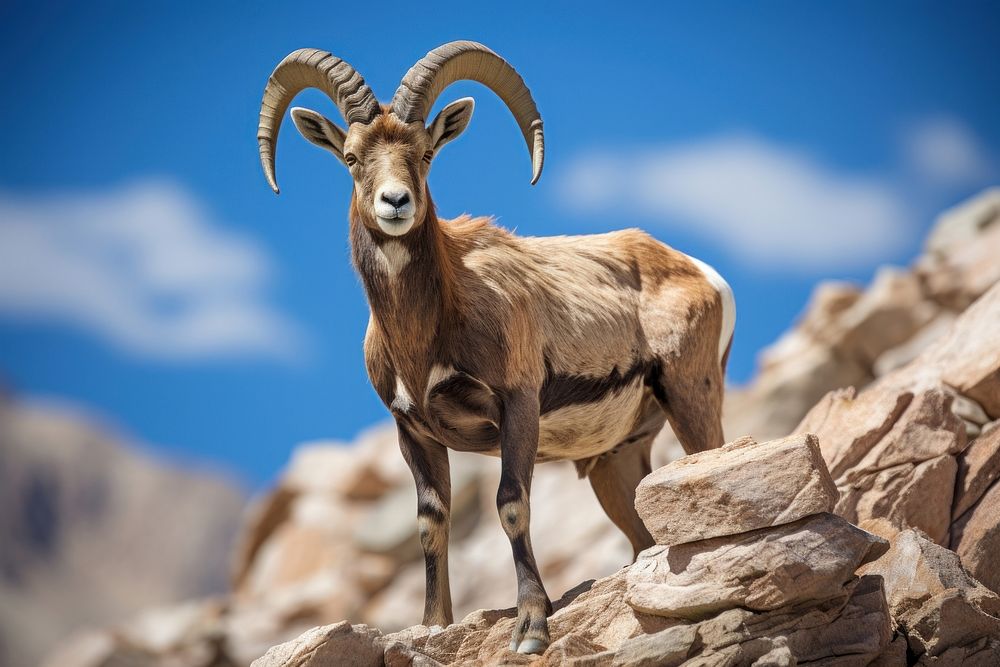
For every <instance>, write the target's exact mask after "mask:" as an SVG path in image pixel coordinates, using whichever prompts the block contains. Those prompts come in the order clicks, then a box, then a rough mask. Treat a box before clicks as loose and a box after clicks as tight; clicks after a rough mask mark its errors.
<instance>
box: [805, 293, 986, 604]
mask: <svg viewBox="0 0 1000 667" xmlns="http://www.w3.org/2000/svg"><path fill="white" fill-rule="evenodd" d="M997 331H1000V284H997V285H995V286H994V287H993V288H991V289H990V290H988V291H987V292H986V294H984V295H983V296H982V297H980V298H979V299H978V300H977V301H976V302H975V303H973V304H972V305H971V306H970V307H969V308H968V309H967V310H966V311H965V312H964V313H963V314H962V315H961V316H960V317H959V318H958V319H957V320H956V322H955V323H954V325H953V326H952V327H951V329H950V331H949V332H948V333H947V334H945V335H944V336H942V337H941V338H940V339H938V341H937V342H935V343H934V344H932V345H930V346H929V347H928V348H927V349H926V350H925V351H924V352H923V353H922V354H921V355H920V356H919V357H918V358H917V359H915V360H914V361H912V362H910V363H909V364H907V365H905V366H903V367H901V368H899V369H897V370H896V371H893V372H892V373H889V374H887V375H886V376H884V377H882V378H880V379H879V380H878V381H877V382H875V383H873V384H872V385H871V386H869V387H868V388H866V389H865V390H864V391H862V392H861V393H857V392H855V391H854V390H853V389H846V390H838V391H835V392H832V393H830V394H828V395H827V396H826V397H825V398H824V399H823V400H822V401H820V402H819V403H818V404H817V405H816V407H814V408H813V409H812V410H811V411H810V412H809V414H808V415H806V417H805V418H804V419H803V421H802V423H801V424H800V425H799V427H798V430H799V431H800V432H809V433H815V434H816V435H817V436H818V437H819V440H820V442H821V443H822V447H821V449H822V452H823V456H824V458H825V459H826V461H827V463H828V464H829V466H830V469H831V472H832V473H833V476H834V479H835V480H836V483H837V487H838V488H839V490H840V492H841V497H840V501H839V502H838V504H837V508H836V511H837V513H839V514H841V515H842V516H844V517H845V518H847V519H848V520H850V521H853V522H855V523H859V522H864V521H866V520H868V519H878V518H881V519H886V520H888V521H889V522H890V523H892V524H893V525H895V526H896V527H897V528H899V529H905V528H915V529H919V530H921V531H923V532H924V533H926V534H927V535H928V536H929V537H930V539H931V540H933V541H934V542H936V543H937V544H940V545H942V546H946V547H947V546H950V547H951V548H952V549H954V550H955V551H956V552H958V553H959V555H960V556H962V557H963V558H964V561H963V562H964V563H965V565H966V567H967V568H968V569H969V570H970V571H971V572H972V573H973V574H974V575H975V576H977V577H979V578H981V579H983V580H984V581H985V582H986V583H987V584H988V585H990V586H993V587H996V588H995V589H994V590H996V591H998V592H1000V587H997V584H998V583H1000V582H998V581H997V578H998V577H997V575H996V571H997V569H998V567H1000V555H998V552H997V549H996V547H997V546H998V545H1000V512H998V510H1000V506H998V498H1000V484H998V481H997V478H998V477H1000V463H998V457H997V456H996V454H997V451H998V449H1000V443H998V440H1000V435H998V426H1000V424H997V423H991V422H988V421H987V420H989V419H992V418H993V414H991V413H990V410H993V409H994V408H993V407H992V404H991V403H990V401H989V400H987V405H985V406H984V405H982V404H980V403H979V402H978V401H976V400H975V399H974V398H973V397H972V396H969V395H968V394H963V393H962V392H963V391H969V390H970V388H971V389H973V390H976V392H980V391H985V392H986V395H987V396H992V394H993V393H994V391H995V393H996V394H997V395H998V396H1000V387H998V388H997V389H995V390H993V389H989V390H983V389H982V388H983V387H991V386H993V383H994V382H996V381H1000V345H998V344H997V342H996V341H997V336H996V332H997ZM969 357H972V358H974V359H975V362H974V363H972V362H969V361H967V359H968V358H969ZM983 395H984V394H983V393H976V396H977V397H980V398H981V397H982V396H983Z"/></svg>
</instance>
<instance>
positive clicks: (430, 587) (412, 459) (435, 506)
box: [397, 424, 453, 627]
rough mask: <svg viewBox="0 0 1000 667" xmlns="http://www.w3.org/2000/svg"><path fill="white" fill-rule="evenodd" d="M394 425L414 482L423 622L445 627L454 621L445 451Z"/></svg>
mask: <svg viewBox="0 0 1000 667" xmlns="http://www.w3.org/2000/svg"><path fill="white" fill-rule="evenodd" d="M397 427H398V431H399V448H400V449H401V450H402V452H403V458H404V459H406V463H407V465H409V466H410V472H412V473H413V481H414V482H416V485H417V527H418V529H419V532H420V544H421V546H422V547H423V549H424V567H425V569H426V574H427V589H426V593H425V595H424V621H423V624H424V625H426V626H434V625H439V626H441V627H445V626H447V625H450V624H451V623H452V620H453V619H452V613H451V587H450V586H449V584H448V529H449V525H450V521H451V475H450V474H449V470H448V450H447V449H445V448H444V447H443V446H442V445H439V444H436V443H425V442H420V441H417V440H415V439H414V438H413V437H412V436H411V435H410V433H409V432H408V431H407V430H406V427H405V426H404V425H402V424H397Z"/></svg>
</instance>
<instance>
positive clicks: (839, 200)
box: [0, 2, 1000, 485]
mask: <svg viewBox="0 0 1000 667" xmlns="http://www.w3.org/2000/svg"><path fill="white" fill-rule="evenodd" d="M207 4H208V3H180V2H178V3H115V4H107V3H85V4H81V3H70V2H53V3H48V5H47V6H46V7H41V6H39V5H38V3H27V2H13V3H11V2H6V3H4V4H3V5H2V6H0V62H2V63H3V67H0V89H2V90H3V91H4V102H5V103H4V104H3V105H2V107H0V127H2V128H3V131H4V137H3V140H2V155H3V159H2V160H0V377H2V378H3V381H4V383H6V384H8V385H9V386H10V387H11V388H12V389H13V390H14V391H16V392H17V393H19V394H22V395H27V396H40V397H54V398H59V399H65V400H70V401H72V402H74V403H78V404H81V405H84V406H86V407H88V408H89V409H92V410H93V411H94V412H95V413H97V414H99V415H103V416H104V417H105V418H107V419H108V420H110V421H111V422H112V423H115V424H117V425H118V426H119V427H120V428H121V429H122V430H124V431H125V432H127V433H129V434H131V435H132V436H134V437H135V438H136V439H139V440H143V441H146V442H149V443H153V444H154V445H155V446H156V447H157V448H158V449H160V450H161V451H164V452H167V453H169V454H171V455H175V456H178V457H181V458H184V459H188V460H193V459H205V460H208V461H212V462H214V463H215V464H217V465H221V466H223V467H228V468H231V469H232V470H234V471H236V472H237V474H239V475H241V476H242V477H244V478H245V479H246V480H247V481H248V482H249V483H250V484H251V485H258V484H260V483H263V482H265V481H266V480H268V479H270V478H272V477H273V475H274V474H275V473H276V471H277V470H278V469H279V467H280V466H281V465H282V463H283V462H284V461H285V460H286V458H287V456H288V454H289V451H290V450H291V448H292V447H293V446H294V445H295V444H296V443H298V442H301V441H304V440H314V439H319V438H338V439H350V438H352V437H353V436H354V435H355V434H356V433H357V432H358V431H359V430H361V429H363V428H364V427H365V426H367V425H370V424H372V423H374V422H377V421H379V420H381V419H384V418H385V416H386V412H385V410H384V409H383V407H382V406H381V404H380V403H379V402H378V400H377V398H376V396H375V394H374V392H373V391H372V390H371V389H370V387H369V385H368V381H367V378H366V376H365V373H364V368H363V362H362V353H361V340H362V337H363V334H364V328H365V324H366V321H367V307H366V305H365V302H364V299H363V295H362V293H361V290H360V287H359V286H358V283H357V279H356V277H355V276H354V274H353V272H352V269H351V267H350V265H349V262H348V250H347V237H346V212H347V203H348V199H349V195H350V188H351V184H350V179H349V178H348V175H347V173H346V170H344V169H343V168H342V167H341V166H340V165H339V163H337V162H336V161H335V160H334V159H333V158H331V157H330V156H328V155H327V154H325V153H323V152H322V151H319V150H317V149H315V148H314V147H312V146H311V145H309V144H307V143H306V142H305V140H303V139H302V138H301V137H299V136H298V135H297V133H296V132H295V130H294V128H293V127H292V125H291V123H286V124H285V127H284V128H283V130H282V135H281V141H280V145H279V149H278V175H279V179H280V182H281V184H282V186H283V187H282V194H281V196H280V197H275V196H274V195H273V194H272V193H271V191H270V190H269V188H268V187H267V186H266V184H265V182H264V179H263V176H262V175H261V173H260V167H259V163H258V159H257V155H256V140H255V132H256V122H257V111H258V104H259V101H260V93H261V90H262V88H263V85H264V82H265V81H266V78H267V75H268V73H269V72H270V71H271V69H272V68H273V67H274V65H275V64H276V63H277V62H278V61H279V60H280V59H281V58H282V57H283V56H284V55H285V54H287V53H288V52H290V51H292V50H294V49H296V48H300V47H304V46H315V47H319V48H323V49H327V50H330V51H333V52H334V53H336V54H337V55H339V56H341V57H343V58H345V59H346V60H348V61H349V62H351V63H352V64H353V65H354V66H355V67H357V68H358V69H359V71H361V73H362V74H363V75H364V76H365V78H366V79H367V81H368V82H369V83H370V84H371V85H372V87H373V88H374V90H375V92H376V94H377V95H379V97H380V98H382V99H383V100H387V99H388V98H389V97H391V95H392V92H393V91H394V90H395V87H396V85H397V83H398V81H399V78H400V77H401V76H402V75H403V73H404V72H405V71H406V69H407V68H408V67H409V66H410V65H411V64H412V63H413V62H414V61H415V60H416V59H418V58H419V57H420V56H422V55H423V54H424V53H425V52H426V51H427V50H429V49H430V48H432V47H434V46H436V45H438V44H440V43H443V42H445V41H449V40H452V39H475V40H478V41H482V42H484V43H486V44H487V45H489V46H490V47H492V48H493V49H495V50H496V51H498V52H499V53H501V54H502V55H503V56H505V57H506V58H507V59H508V60H510V61H511V62H512V63H513V64H514V65H515V66H516V67H517V68H518V69H519V71H520V72H521V73H522V74H523V75H524V77H525V79H526V81H527V82H528V84H529V86H530V87H531V89H532V91H533V93H534V96H535V99H536V101H537V102H538V104H539V107H540V109H541V112H542V115H543V118H544V119H545V127H546V149H547V151H546V158H547V159H546V167H545V173H544V174H543V176H542V179H541V181H540V183H539V185H537V186H535V187H530V186H529V185H528V180H529V176H530V169H529V162H528V158H527V155H526V153H525V150H524V146H523V143H522V142H521V139H520V136H519V133H518V132H517V128H516V125H515V124H514V122H513V120H512V119H511V118H510V116H509V115H508V114H507V112H506V110H505V109H504V107H503V106H502V104H501V103H500V102H499V100H497V99H496V98H495V97H493V96H492V94H491V93H490V92H489V91H488V90H486V89H485V88H482V87H481V86H478V85H476V84H468V83H463V84H457V85H455V86H453V87H452V88H451V89H449V90H448V91H446V92H445V94H444V95H442V97H441V99H440V100H439V102H438V107H440V106H443V105H444V104H445V103H447V102H449V101H451V100H454V99H457V98H458V97H462V96H465V95H472V96H473V97H475V98H476V101H477V106H476V112H475V117H474V118H473V121H472V123H471V125H470V128H469V130H468V131H467V132H466V133H465V134H464V135H463V136H462V137H461V138H460V139H459V140H458V141H456V142H454V143H453V144H451V145H449V146H448V148H447V149H445V150H444V151H443V152H442V154H441V155H440V156H439V157H438V158H437V160H436V161H435V165H434V168H433V170H432V173H431V177H430V182H431V188H432V192H433V194H434V196H435V200H436V202H437V204H438V208H439V212H440V213H441V214H442V215H444V216H452V215H456V214H458V213H462V212H465V211H467V212H470V213H474V214H493V215H495V216H497V218H498V219H499V222H500V223H501V224H503V225H505V226H508V227H512V228H516V229H517V231H518V232H519V233H523V234H533V235H542V234H558V233H587V232H598V231H604V230H610V229H616V228H621V227H626V226H640V227H643V228H645V229H647V230H649V231H650V232H652V233H653V234H655V235H656V236H657V237H659V238H660V239H662V240H664V241H666V242H668V243H670V244H672V245H674V246H675V247H678V248H680V249H681V250H684V251H685V252H688V253H690V254H693V255H695V256H697V257H700V258H702V259H704V260H706V261H708V262H709V263H711V264H713V265H714V266H715V267H716V268H717V269H718V270H719V271H720V272H721V273H722V274H723V275H724V276H726V278H727V279H728V280H729V282H730V283H731V284H732V285H733V287H734V290H735V292H736V298H737V304H738V310H739V318H738V323H737V336H736V343H735V347H734V350H733V356H732V361H731V367H730V380H731V381H734V382H742V381H746V380H747V379H748V378H749V377H750V376H751V375H752V372H753V368H754V360H755V355H756V353H757V352H758V351H759V350H760V348H761V347H762V346H764V345H766V344H767V343H769V342H771V341H773V340H774V339H775V337H776V336H777V335H778V334H779V333H780V332H781V331H783V330H784V329H785V328H787V327H788V325H789V324H790V322H791V321H792V320H793V319H794V317H795V315H796V314H797V313H798V312H800V310H801V308H802V306H803V304H804V303H805V300H806V299H807V297H808V295H809V292H810V290H811V288H812V286H813V285H814V284H815V283H816V282H817V281H818V280H820V279H824V278H845V279H851V280H857V281H862V282H863V281H867V280H868V279H869V278H870V276H871V274H872V272H873V270H874V268H875V267H876V266H877V265H879V264H882V263H889V262H891V263H897V264H905V263H907V262H908V261H909V260H910V259H912V258H913V257H914V256H915V255H916V254H917V253H918V252H919V249H920V243H921V239H922V237H923V235H924V233H925V232H926V230H927V229H928V228H929V226H930V225H931V223H932V221H933V217H934V215H935V214H936V213H937V212H939V211H940V210H941V209H942V208H944V207H946V206H949V205H951V204H953V203H956V202H957V201H960V200H961V199H963V198H965V197H967V196H969V195H970V194H973V193H975V192H976V191H978V190H979V189H981V188H982V187H983V186H985V185H987V184H991V183H996V182H1000V67H997V63H998V62H1000V42H998V41H997V38H996V26H997V25H1000V6H998V5H997V4H996V3H973V2H963V3H949V4H947V5H945V4H942V3H926V2H906V3H902V2H900V3H892V2H884V3H862V2H839V3H829V4H826V5H823V4H820V3H798V2H767V3H736V2H733V3H719V2H703V3H685V4H680V3H649V4H636V5H632V6H625V5H624V4H623V3H614V5H613V6H612V4H611V3H608V4H600V5H597V4H588V3H579V2H578V3H512V2H508V3H503V4H502V5H496V6H488V5H486V4H484V3H468V2H466V3H454V4H449V5H444V4H434V3H430V4H423V3H422V4H419V5H418V4H413V3H405V4H404V3H393V2H381V3H351V4H350V5H349V4H347V3H329V2H326V3H317V4H313V3H305V2H300V3H294V4H287V3H273V2H272V3H266V4H264V3H261V4H257V3H235V2H233V3H211V6H210V7H207V8H206V6H205V5H207ZM335 5H337V6H335ZM351 5H353V6H355V7H356V8H355V9H351V8H350V7H351ZM296 103H297V104H299V105H301V106H309V107H312V108H316V109H317V110H319V111H321V112H323V113H325V114H327V115H328V116H330V117H331V118H334V119H335V120H337V121H338V122H339V120H340V119H339V118H337V117H336V111H335V109H334V107H333V106H332V104H330V102H329V101H327V100H325V99H324V98H323V96H322V95H321V94H319V93H315V92H307V93H304V94H302V95H301V96H300V97H299V98H298V100H297V102H296Z"/></svg>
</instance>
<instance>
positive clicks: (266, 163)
mask: <svg viewBox="0 0 1000 667" xmlns="http://www.w3.org/2000/svg"><path fill="white" fill-rule="evenodd" d="M306 88H318V89H319V90H322V91H323V92H324V93H326V94H327V95H328V96H329V97H330V99H331V100H333V103H334V104H336V105H337V108H338V109H340V113H341V115H343V116H344V119H345V120H347V122H348V124H350V123H370V122H372V121H373V120H374V119H375V117H376V116H377V115H378V114H379V112H380V110H379V104H378V100H376V99H375V94H374V93H372V89H371V88H369V87H368V84H366V83H365V80H364V79H363V78H361V75H360V74H358V72H357V71H356V70H355V69H354V68H353V67H351V66H350V65H349V64H348V63H347V62H345V61H343V60H341V59H340V58H338V57H337V56H334V55H332V54H330V53H329V52H327V51H320V50H319V49H299V50H298V51H294V52H292V53H290V54H288V55H287V56H286V57H285V59H284V60H282V61H281V62H280V63H278V66H277V67H275V68H274V71H273V72H272V73H271V76H270V78H268V80H267V86H265V87H264V99H263V100H262V101H261V103H260V123H259V124H258V125H257V145H258V149H259V151H260V164H261V166H262V167H263V168H264V176H266V177H267V182H268V184H269V185H270V186H271V189H272V190H274V192H275V194H277V193H278V192H279V190H278V182H277V181H276V180H275V176H274V152H275V149H276V147H277V142H278V130H279V129H280V128H281V120H282V118H283V117H284V115H285V111H286V110H287V109H288V105H289V104H290V103H291V101H292V98H293V97H295V96H296V95H298V94H299V93H300V92H302V91H303V90H305V89H306Z"/></svg>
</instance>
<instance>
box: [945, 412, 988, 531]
mask: <svg viewBox="0 0 1000 667" xmlns="http://www.w3.org/2000/svg"><path fill="white" fill-rule="evenodd" d="M997 478H1000V422H994V423H993V424H991V425H990V426H989V427H988V428H986V429H985V430H984V431H983V432H982V433H981V434H980V436H979V437H978V438H976V439H975V440H973V441H972V444H970V445H969V447H968V448H967V449H966V450H965V451H964V452H962V454H961V455H960V456H959V457H958V479H957V480H956V482H955V504H954V507H952V511H951V515H952V518H956V519H957V518H958V517H959V516H960V515H962V514H964V513H965V512H966V511H967V510H968V509H969V508H970V507H972V506H973V505H974V504H976V502H977V501H978V500H979V499H980V498H981V497H982V495H983V493H985V491H986V489H987V488H988V487H989V486H990V485H991V484H992V483H993V482H994V481H995V480H996V479H997Z"/></svg>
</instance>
